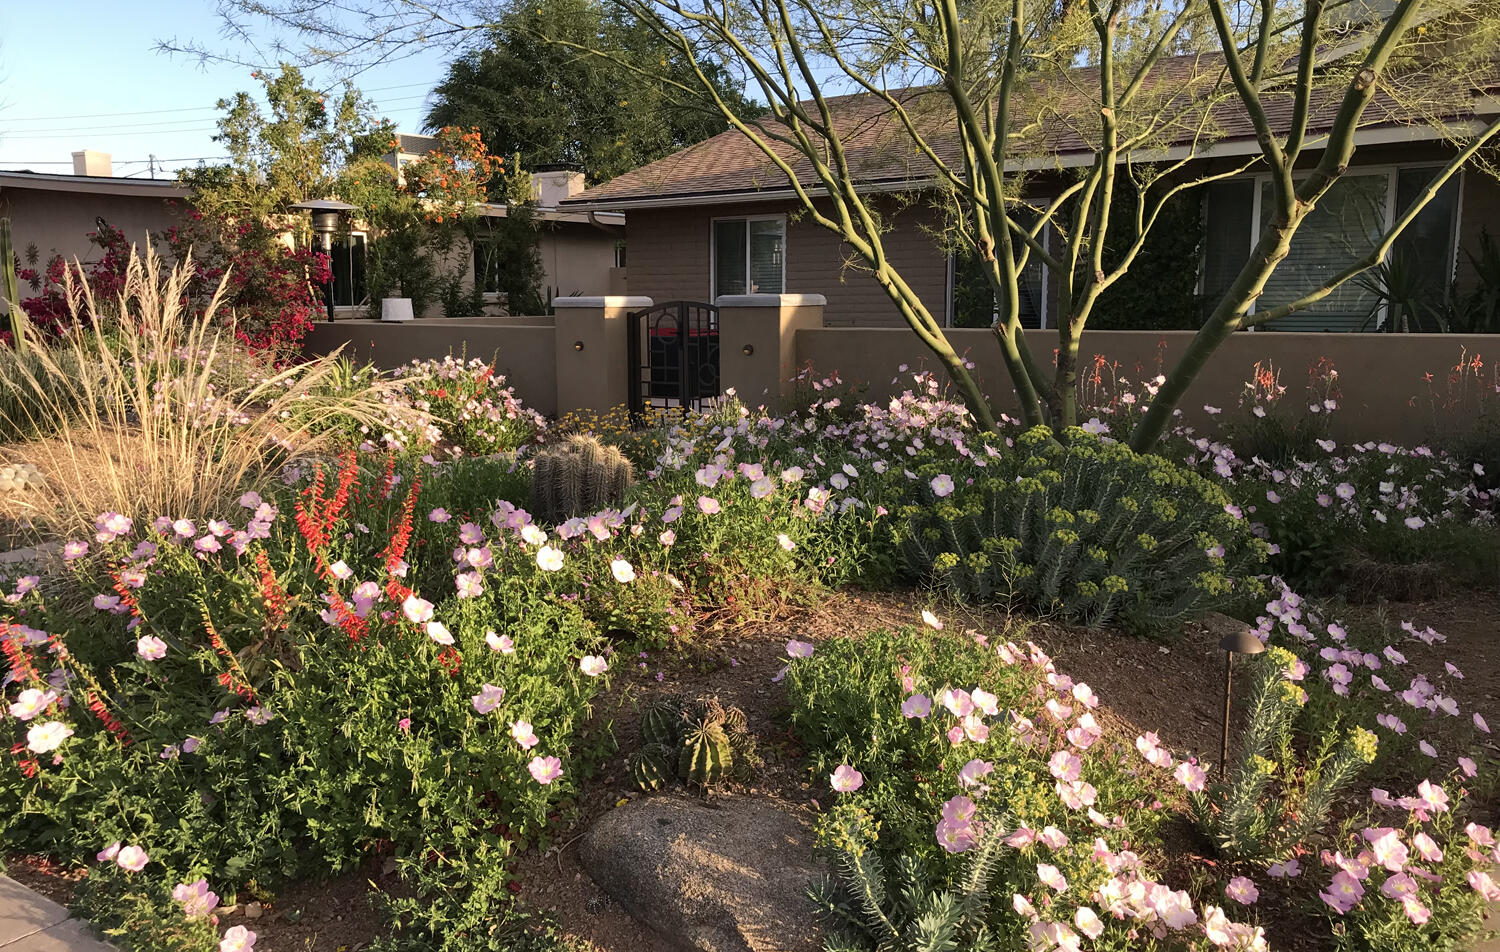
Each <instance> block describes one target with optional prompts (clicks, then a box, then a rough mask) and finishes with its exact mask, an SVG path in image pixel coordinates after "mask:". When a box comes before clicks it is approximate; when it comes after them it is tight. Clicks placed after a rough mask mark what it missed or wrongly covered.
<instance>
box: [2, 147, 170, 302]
mask: <svg viewBox="0 0 1500 952" xmlns="http://www.w3.org/2000/svg"><path fill="white" fill-rule="evenodd" d="M112 172H113V168H112V164H111V161H110V156H109V154H108V153H106V152H95V151H92V150H84V151H81V152H75V153H73V174H72V175H67V174H61V173H52V172H28V171H15V172H12V171H0V218H9V219H10V223H11V233H12V240H13V241H14V243H15V248H16V254H17V255H18V256H19V257H20V258H21V263H22V264H23V265H31V264H35V265H37V266H39V267H45V266H46V264H47V262H48V261H50V260H51V259H52V258H53V257H54V256H57V255H61V256H62V258H63V259H64V260H66V261H72V260H73V259H74V258H77V259H78V260H79V261H81V262H83V263H84V264H85V265H87V264H88V263H89V262H90V261H92V260H93V257H94V256H95V255H97V254H98V252H99V249H98V248H97V247H96V246H94V245H92V244H90V243H89V240H88V234H89V232H92V231H96V230H97V229H98V227H99V225H98V223H99V221H101V220H103V221H105V222H108V223H109V224H110V225H111V226H113V227H115V228H118V229H120V230H121V231H122V232H124V234H125V236H126V237H127V238H129V239H131V240H133V241H139V242H144V241H145V240H146V235H147V234H148V233H150V234H159V233H161V232H164V231H166V229H167V228H169V227H171V226H172V225H174V224H176V222H177V207H176V205H175V204H174V203H175V202H177V201H178V200H181V199H183V198H186V197H187V190H186V189H185V188H183V187H182V186H181V185H179V184H178V182H177V180H176V179H175V178H173V179H149V178H134V177H133V178H123V177H116V176H114V175H113V174H112ZM28 291H29V289H27V288H24V287H23V288H22V289H21V294H22V297H27V296H29V294H28ZM0 300H3V299H0Z"/></svg>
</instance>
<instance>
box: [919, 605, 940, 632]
mask: <svg viewBox="0 0 1500 952" xmlns="http://www.w3.org/2000/svg"><path fill="white" fill-rule="evenodd" d="M922 623H923V624H925V625H926V626H927V627H929V628H931V629H933V630H935V631H942V630H943V621H942V619H940V618H938V616H936V615H934V614H933V613H932V612H931V611H929V610H927V609H925V608H924V609H922Z"/></svg>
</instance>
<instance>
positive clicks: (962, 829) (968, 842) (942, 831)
mask: <svg viewBox="0 0 1500 952" xmlns="http://www.w3.org/2000/svg"><path fill="white" fill-rule="evenodd" d="M937 841H938V845H940V846H941V847H942V848H943V849H945V850H947V851H948V852H949V853H962V852H964V851H965V850H970V849H973V848H974V846H975V844H977V843H978V842H979V833H978V831H977V830H975V829H974V824H973V823H971V822H969V821H967V820H950V819H948V818H947V817H944V818H943V819H941V820H939V821H938V825H937Z"/></svg>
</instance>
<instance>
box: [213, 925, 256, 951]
mask: <svg viewBox="0 0 1500 952" xmlns="http://www.w3.org/2000/svg"><path fill="white" fill-rule="evenodd" d="M254 947H255V933H253V932H251V931H250V930H249V929H246V928H245V927H244V926H230V927H229V928H228V929H225V930H224V938H222V939H220V940H219V952H250V950H251V949H252V948H254Z"/></svg>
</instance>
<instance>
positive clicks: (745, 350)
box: [740, 344, 755, 357]
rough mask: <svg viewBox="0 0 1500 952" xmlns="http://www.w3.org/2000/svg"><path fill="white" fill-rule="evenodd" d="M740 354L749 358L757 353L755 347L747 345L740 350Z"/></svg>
mask: <svg viewBox="0 0 1500 952" xmlns="http://www.w3.org/2000/svg"><path fill="white" fill-rule="evenodd" d="M740 353H742V354H744V355H745V356H746V357H749V356H750V355H751V354H753V353H755V345H754V344H746V345H745V346H744V347H741V348H740Z"/></svg>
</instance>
